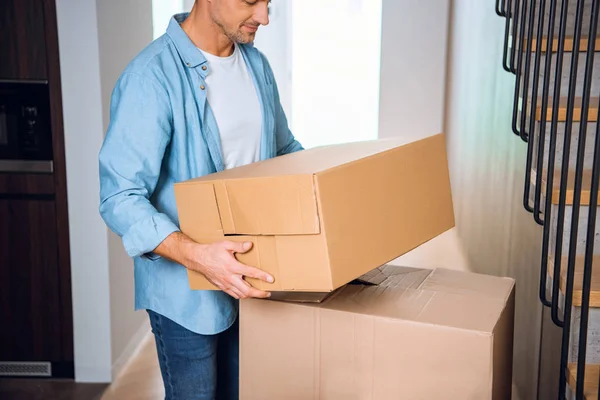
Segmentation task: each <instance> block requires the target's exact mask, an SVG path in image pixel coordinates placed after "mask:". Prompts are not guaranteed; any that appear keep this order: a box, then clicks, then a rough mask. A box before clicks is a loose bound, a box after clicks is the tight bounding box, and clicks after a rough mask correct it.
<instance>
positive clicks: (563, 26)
mask: <svg viewBox="0 0 600 400" xmlns="http://www.w3.org/2000/svg"><path fill="white" fill-rule="evenodd" d="M568 8H569V1H568V0H562V6H561V10H560V26H559V29H558V52H557V57H556V58H557V60H556V73H555V77H554V98H553V106H552V124H551V128H550V129H551V133H550V135H556V130H557V127H558V111H559V107H560V87H561V82H562V63H563V55H564V51H565V34H566V30H567V18H568ZM548 39H549V40H553V38H548ZM550 45H551V44H547V46H550ZM569 91H570V87H569ZM569 115H570V114H569V113H568V110H567V119H568V118H569ZM571 117H572V115H571ZM567 135H568V136H569V139H568V141H569V142H570V141H571V138H570V136H571V135H570V132H567V130H565V142H566V141H567ZM564 157H565V156H564V154H563V160H562V161H563V166H564V162H565V160H564ZM567 157H568V155H567ZM567 160H568V158H567ZM567 166H568V163H567ZM550 176H552V177H553V176H554V165H552V169H550V166H548V177H550ZM550 182H551V180H550V179H548V187H547V189H546V197H548V196H549V197H552V192H553V190H552V189H553V187H552V186H550ZM563 183H564V184H565V185H566V182H562V181H561V188H562V184H563ZM564 203H565V202H564V201H563V203H562V208H561V206H560V202H559V207H558V218H557V223H556V230H557V232H556V248H555V250H554V279H553V281H552V307H551V312H550V315H551V317H552V321H554V323H555V324H556V325H557V326H559V327H561V328H562V327H564V321H561V320H560V318H559V317H558V291H559V286H558V285H559V282H560V259H561V257H562V242H563V241H562V239H563V238H562V235H563V230H564V224H563V222H564V218H565V207H564V205H565V204H564Z"/></svg>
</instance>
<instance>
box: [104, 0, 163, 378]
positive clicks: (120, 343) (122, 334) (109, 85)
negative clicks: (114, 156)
mask: <svg viewBox="0 0 600 400" xmlns="http://www.w3.org/2000/svg"><path fill="white" fill-rule="evenodd" d="M96 10H97V13H98V39H99V52H100V84H101V92H102V111H103V113H102V114H103V132H104V133H106V130H107V129H108V123H109V116H110V115H109V105H110V95H111V93H112V90H113V88H114V85H115V82H116V81H117V79H118V78H119V75H120V74H121V72H122V71H123V70H124V69H125V67H126V66H127V63H129V61H130V60H131V59H133V58H134V57H135V56H136V54H138V53H139V52H140V51H141V50H142V49H143V48H144V47H145V46H146V45H148V43H150V42H151V41H152V39H153V36H152V35H153V31H152V27H153V22H152V11H153V9H152V0H119V1H118V2H117V1H105V0H98V1H97V7H96ZM160 17H161V22H164V23H167V22H168V21H169V16H168V15H162V16H160ZM124 38H126V39H127V40H124ZM107 233H108V249H109V287H110V317H111V345H112V346H111V347H112V351H111V354H112V376H113V378H114V377H115V376H116V375H117V374H118V373H119V371H120V370H121V368H122V367H123V364H124V363H125V362H126V361H127V359H128V358H129V357H130V356H131V354H132V353H133V351H134V350H135V349H136V347H137V345H138V344H139V342H140V340H141V337H143V336H144V335H145V334H146V333H148V332H149V331H150V327H149V324H148V317H147V315H146V313H144V312H134V282H133V261H132V259H131V258H130V257H129V256H128V255H127V253H126V252H125V250H124V248H123V242H122V241H121V239H120V238H119V237H118V236H117V235H116V234H114V233H113V232H112V231H110V230H107Z"/></svg>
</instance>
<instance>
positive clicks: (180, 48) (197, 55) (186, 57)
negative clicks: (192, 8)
mask: <svg viewBox="0 0 600 400" xmlns="http://www.w3.org/2000/svg"><path fill="white" fill-rule="evenodd" d="M188 15H189V13H187V12H185V13H180V14H175V15H173V16H172V17H171V20H170V21H169V26H168V27H167V35H169V37H170V38H171V40H172V41H173V43H174V44H175V48H176V49H177V52H178V53H179V56H180V57H181V59H182V60H183V62H184V63H185V65H187V66H188V67H190V68H195V67H197V66H199V65H202V64H204V63H206V58H205V57H204V55H203V54H202V52H201V51H199V50H198V48H197V47H196V46H195V45H194V43H193V42H192V41H191V40H190V38H189V37H188V35H187V34H186V33H185V32H184V31H183V29H181V26H180V25H179V24H181V23H182V22H183V21H185V19H186V18H187V17H188Z"/></svg>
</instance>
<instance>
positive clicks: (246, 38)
mask: <svg viewBox="0 0 600 400" xmlns="http://www.w3.org/2000/svg"><path fill="white" fill-rule="evenodd" d="M211 18H212V20H213V22H214V23H215V24H216V25H217V26H218V27H219V28H221V30H222V31H223V34H224V35H225V36H227V38H228V39H229V40H231V41H232V42H233V43H239V44H248V43H252V42H253V41H254V33H251V34H244V32H242V31H241V28H239V29H238V30H236V31H230V30H228V29H227V28H226V27H225V25H224V24H223V23H222V22H221V21H219V19H218V18H216V16H215V15H211Z"/></svg>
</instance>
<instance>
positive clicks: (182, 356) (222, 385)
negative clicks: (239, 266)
mask: <svg viewBox="0 0 600 400" xmlns="http://www.w3.org/2000/svg"><path fill="white" fill-rule="evenodd" d="M147 312H148V314H149V316H150V325H151V326H152V333H154V337H155V339H156V350H157V352H158V360H159V364H160V371H161V374H162V378H163V382H164V386H165V399H166V400H238V398H239V393H238V391H239V358H238V357H239V322H238V320H236V322H235V324H234V325H233V326H232V327H231V328H229V329H228V330H226V331H225V332H222V333H219V334H217V335H200V334H197V333H194V332H191V331H189V330H187V329H186V328H184V327H182V326H181V325H179V324H177V323H175V322H173V321H172V320H170V319H168V318H166V317H164V316H162V315H160V314H157V313H155V312H153V311H151V310H147Z"/></svg>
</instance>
